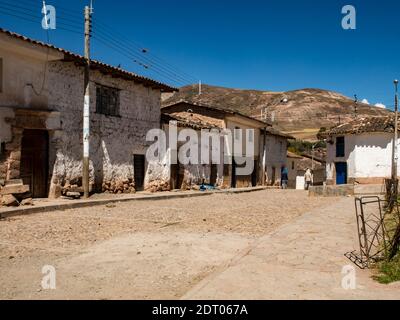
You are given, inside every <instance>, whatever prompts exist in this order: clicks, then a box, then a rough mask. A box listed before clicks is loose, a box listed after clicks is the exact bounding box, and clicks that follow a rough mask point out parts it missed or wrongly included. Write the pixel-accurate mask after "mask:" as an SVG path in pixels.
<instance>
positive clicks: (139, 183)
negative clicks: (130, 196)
mask: <svg viewBox="0 0 400 320" xmlns="http://www.w3.org/2000/svg"><path fill="white" fill-rule="evenodd" d="M145 163H146V161H145V156H144V155H142V154H135V155H134V156H133V167H134V168H133V169H134V172H133V173H134V175H135V189H136V190H138V191H140V190H143V188H144V175H145Z"/></svg>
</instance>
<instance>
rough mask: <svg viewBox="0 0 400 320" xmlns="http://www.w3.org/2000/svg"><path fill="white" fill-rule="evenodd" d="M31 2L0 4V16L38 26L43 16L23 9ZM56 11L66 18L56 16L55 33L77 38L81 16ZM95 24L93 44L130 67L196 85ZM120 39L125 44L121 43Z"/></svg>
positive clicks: (180, 72) (192, 79) (185, 74)
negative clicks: (126, 61)
mask: <svg viewBox="0 0 400 320" xmlns="http://www.w3.org/2000/svg"><path fill="white" fill-rule="evenodd" d="M34 2H35V1H33V0H20V1H19V3H18V4H17V5H14V4H9V3H4V2H1V1H0V9H3V10H4V11H2V10H0V14H4V15H9V16H13V17H16V18H18V19H23V20H24V21H29V22H34V23H38V22H41V20H42V19H43V16H42V15H41V14H39V12H40V13H42V11H39V10H38V11H36V10H33V9H32V8H28V7H27V6H28V5H29V6H31V5H33V4H34ZM28 3H29V4H28ZM60 9H61V11H65V12H68V15H64V16H61V15H59V14H57V29H60V30H65V31H68V32H72V33H76V34H79V35H81V34H82V31H81V23H82V15H79V16H78V15H77V14H78V11H73V10H70V9H66V8H65V7H62V6H59V5H57V7H56V10H57V12H58V11H60ZM36 19H37V20H36ZM96 24H98V29H99V30H98V31H96V35H95V38H96V40H98V41H99V42H101V43H102V44H103V45H106V46H107V47H109V48H112V49H113V50H116V51H117V52H119V53H120V54H123V55H124V56H125V57H127V58H129V59H130V60H131V61H132V62H133V63H136V64H138V65H140V66H141V67H143V68H145V69H146V70H148V71H150V72H154V73H156V74H158V75H160V76H161V77H162V78H166V79H169V80H170V81H173V82H174V83H176V84H180V85H181V84H188V83H192V82H197V80H196V79H195V77H193V76H191V75H189V74H187V73H185V72H182V71H180V70H179V71H178V70H176V69H175V67H173V66H172V65H170V64H169V63H167V62H165V60H163V59H161V58H158V57H156V56H154V55H152V54H150V53H149V50H148V49H145V48H144V47H142V46H140V45H138V44H137V43H135V42H133V41H132V40H131V39H129V40H128V39H127V38H126V37H124V36H122V35H121V34H119V33H118V32H116V31H114V30H112V31H109V29H111V28H109V27H108V26H106V25H105V24H103V23H102V22H97V23H96ZM121 39H127V40H125V41H124V40H121Z"/></svg>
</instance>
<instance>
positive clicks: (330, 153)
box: [326, 135, 356, 183]
mask: <svg viewBox="0 0 400 320" xmlns="http://www.w3.org/2000/svg"><path fill="white" fill-rule="evenodd" d="M333 141H334V143H333V144H330V143H327V144H326V148H327V150H326V151H327V155H326V179H327V181H329V180H333V181H334V182H335V183H336V181H335V177H336V175H335V162H347V172H348V178H351V177H354V174H355V170H356V168H355V145H356V136H355V135H346V136H345V144H344V146H345V150H344V157H336V137H333Z"/></svg>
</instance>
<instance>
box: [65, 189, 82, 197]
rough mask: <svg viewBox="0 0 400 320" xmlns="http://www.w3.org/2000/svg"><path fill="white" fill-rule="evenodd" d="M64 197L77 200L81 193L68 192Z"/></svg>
mask: <svg viewBox="0 0 400 320" xmlns="http://www.w3.org/2000/svg"><path fill="white" fill-rule="evenodd" d="M66 196H67V197H69V198H74V199H79V198H80V197H81V193H80V192H73V191H68V192H67V193H66Z"/></svg>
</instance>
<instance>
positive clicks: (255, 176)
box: [251, 160, 258, 187]
mask: <svg viewBox="0 0 400 320" xmlns="http://www.w3.org/2000/svg"><path fill="white" fill-rule="evenodd" d="M257 172H258V161H257V160H254V168H253V172H252V174H251V185H252V186H253V187H256V186H257V179H258V174H257Z"/></svg>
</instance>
